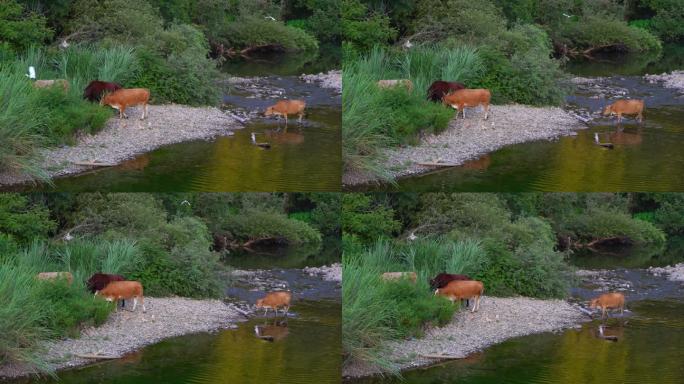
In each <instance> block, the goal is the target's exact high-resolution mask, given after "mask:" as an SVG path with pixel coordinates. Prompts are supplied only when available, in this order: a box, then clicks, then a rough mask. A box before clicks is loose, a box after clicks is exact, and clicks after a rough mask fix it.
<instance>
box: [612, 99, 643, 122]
mask: <svg viewBox="0 0 684 384" xmlns="http://www.w3.org/2000/svg"><path fill="white" fill-rule="evenodd" d="M643 113H644V101H643V100H618V101H616V102H614V103H613V104H611V105H609V106H607V107H606V108H604V109H603V116H609V115H617V117H618V124H619V123H620V122H621V121H622V115H637V116H636V117H637V120H638V121H639V122H640V123H641V122H642V121H643V120H644V116H643Z"/></svg>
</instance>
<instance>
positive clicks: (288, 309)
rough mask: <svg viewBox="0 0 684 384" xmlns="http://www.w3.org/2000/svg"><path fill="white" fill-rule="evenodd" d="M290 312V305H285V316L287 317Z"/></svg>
mask: <svg viewBox="0 0 684 384" xmlns="http://www.w3.org/2000/svg"><path fill="white" fill-rule="evenodd" d="M289 312H290V306H289V305H288V306H287V307H285V317H287V314H288V313H289Z"/></svg>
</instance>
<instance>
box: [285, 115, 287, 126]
mask: <svg viewBox="0 0 684 384" xmlns="http://www.w3.org/2000/svg"><path fill="white" fill-rule="evenodd" d="M285 127H287V113H286V114H285Z"/></svg>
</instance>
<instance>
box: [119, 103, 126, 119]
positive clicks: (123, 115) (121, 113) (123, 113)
mask: <svg viewBox="0 0 684 384" xmlns="http://www.w3.org/2000/svg"><path fill="white" fill-rule="evenodd" d="M119 118H120V119H123V118H128V116H126V106H124V105H122V106H120V107H119Z"/></svg>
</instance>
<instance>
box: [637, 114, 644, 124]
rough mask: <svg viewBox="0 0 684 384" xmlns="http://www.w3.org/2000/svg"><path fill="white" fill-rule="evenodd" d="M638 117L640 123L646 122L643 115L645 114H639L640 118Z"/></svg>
mask: <svg viewBox="0 0 684 384" xmlns="http://www.w3.org/2000/svg"><path fill="white" fill-rule="evenodd" d="M637 117H638V119H639V123H641V122H643V121H644V115H643V112H639V116H637Z"/></svg>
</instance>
